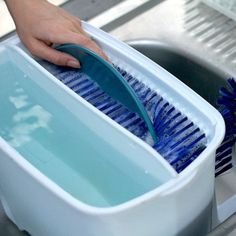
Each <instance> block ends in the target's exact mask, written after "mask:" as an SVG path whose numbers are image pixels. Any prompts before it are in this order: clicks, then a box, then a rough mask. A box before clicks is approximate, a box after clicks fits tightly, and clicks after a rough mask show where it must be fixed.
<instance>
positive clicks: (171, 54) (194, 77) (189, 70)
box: [127, 40, 227, 107]
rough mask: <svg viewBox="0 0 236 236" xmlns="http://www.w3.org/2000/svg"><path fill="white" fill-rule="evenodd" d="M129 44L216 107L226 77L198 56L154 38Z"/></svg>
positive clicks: (129, 42)
mask: <svg viewBox="0 0 236 236" xmlns="http://www.w3.org/2000/svg"><path fill="white" fill-rule="evenodd" d="M127 43H128V44H129V45H131V46H132V47H133V48H135V49H137V50H138V51H139V52H141V53H142V54H144V55H145V56H147V57H149V58H150V59H151V60H153V61H154V62H156V63H157V64H159V65H160V66H162V67H163V68H165V69H166V70H167V71H169V72H170V73H172V74H173V75H175V76H176V77H177V78H178V79H180V80H181V81H182V82H184V83H185V84H186V85H188V86H189V87H190V88H192V89H193V90H194V91H195V92H197V93H198V94H199V95H201V96H202V97H203V98H204V99H206V100H207V101H208V102H209V103H211V104H212V105H213V106H215V107H216V104H217V98H218V96H219V89H220V88H221V87H222V86H226V84H227V82H226V77H225V75H224V74H223V73H222V72H219V71H215V70H214V68H212V67H211V66H210V65H206V64H204V65H203V64H202V63H201V62H200V61H199V60H198V59H197V58H194V57H193V56H191V55H187V54H186V53H184V52H183V51H180V50H178V49H174V48H172V47H171V46H169V45H166V44H164V43H161V42H158V41H154V40H134V41H128V42H127Z"/></svg>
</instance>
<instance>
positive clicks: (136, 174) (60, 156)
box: [0, 63, 161, 207]
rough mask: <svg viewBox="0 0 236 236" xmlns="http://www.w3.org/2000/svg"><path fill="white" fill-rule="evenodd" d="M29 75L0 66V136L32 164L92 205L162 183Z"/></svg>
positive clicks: (125, 197)
mask: <svg viewBox="0 0 236 236" xmlns="http://www.w3.org/2000/svg"><path fill="white" fill-rule="evenodd" d="M33 76H34V75H30V76H29V75H25V74H24V73H23V72H22V71H21V70H20V69H19V68H17V67H16V66H15V65H14V64H11V63H6V64H1V79H0V84H1V88H4V89H2V90H1V93H0V113H1V116H0V135H1V136H2V137H3V138H4V139H5V140H6V141H7V142H8V143H9V144H10V145H11V146H12V147H14V148H15V149H16V150H17V151H18V152H19V153H20V154H21V155H22V156H23V157H24V158H25V159H26V160H28V161H29V162H30V163H31V164H32V165H33V166H35V167H36V168H37V169H38V170H39V171H41V172H42V173H43V174H45V175H46V176H48V177H49V178H50V179H51V180H52V181H54V182H55V183H56V184H58V185H59V186H60V187H62V188H63V189H64V190H66V191H67V192H68V193H70V194H71V195H72V196H74V197H75V198H77V199H79V200H80V201H82V202H84V203H87V204H90V205H93V206H97V207H108V206H113V205H117V204H121V203H123V202H126V201H128V200H130V199H133V198H135V197H138V196H140V195H142V194H144V193H146V192H148V191H150V190H152V189H154V188H156V187H158V186H159V185H160V184H161V182H160V180H158V179H157V178H156V177H154V176H152V175H150V173H149V172H148V170H145V169H142V168H141V167H140V166H137V164H135V163H133V162H132V161H131V160H129V158H126V157H125V154H124V153H121V152H120V151H119V150H117V148H116V147H113V146H111V145H109V144H107V143H106V142H105V141H104V140H103V139H101V138H100V137H98V136H97V135H96V134H95V133H94V132H93V131H92V130H90V129H89V128H88V127H86V126H85V125H84V124H83V123H81V122H80V121H79V120H78V118H77V117H76V116H75V115H73V114H72V113H71V112H70V111H69V110H66V108H65V107H64V106H63V105H61V104H60V103H59V102H58V101H56V100H55V99H54V98H53V97H52V96H50V95H49V94H48V93H47V92H46V91H45V90H43V89H42V88H41V87H40V86H38V85H37V84H36V83H35V82H34V81H33V79H32V77H33ZM34 79H40V78H34ZM22 184H23V183H22Z"/></svg>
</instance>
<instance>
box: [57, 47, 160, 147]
mask: <svg viewBox="0 0 236 236" xmlns="http://www.w3.org/2000/svg"><path fill="white" fill-rule="evenodd" d="M56 49H57V50H59V51H62V52H65V53H68V54H70V55H72V56H73V57H75V58H76V59H77V60H79V61H80V64H81V69H80V71H81V72H83V73H84V74H86V75H87V76H89V78H90V80H93V81H95V82H96V83H97V84H98V85H99V86H100V88H101V89H102V90H103V91H104V92H105V93H106V94H108V95H110V96H111V97H112V98H114V99H115V100H117V101H119V102H120V103H121V104H122V105H124V106H125V107H127V108H128V109H129V110H130V111H133V112H135V113H137V114H139V116H140V117H141V118H142V119H143V120H144V121H145V123H146V125H147V127H148V130H149V132H150V134H151V136H152V139H153V141H154V143H156V142H157V136H156V132H155V130H154V128H153V124H152V122H151V120H150V118H149V116H148V114H147V111H146V109H145V108H144V107H143V105H142V103H141V102H140V100H139V99H138V98H137V96H136V94H135V92H134V91H133V89H132V88H131V87H130V86H129V84H128V83H127V82H126V80H124V78H123V77H122V76H121V75H120V74H119V73H118V72H117V71H116V70H115V68H114V67H113V66H112V65H111V64H109V63H108V62H107V61H105V60H104V59H103V58H101V57H99V56H98V55H97V54H96V53H94V52H92V51H91V50H89V49H87V48H84V47H82V46H79V45H75V44H64V45H60V46H57V48H56Z"/></svg>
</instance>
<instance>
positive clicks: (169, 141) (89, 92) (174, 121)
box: [43, 64, 207, 172]
mask: <svg viewBox="0 0 236 236" xmlns="http://www.w3.org/2000/svg"><path fill="white" fill-rule="evenodd" d="M43 66H44V67H46V68H48V69H49V70H50V72H51V73H53V74H54V75H55V76H56V77H57V78H58V79H59V80H60V81H61V82H62V83H64V84H65V85H67V86H68V87H70V88H71V89H72V90H73V91H74V92H76V93H77V94H79V95H80V96H81V97H83V98H84V99H85V100H87V101H88V102H89V103H91V104H92V105H93V106H95V107H96V108H98V109H99V110H100V111H102V112H103V113H104V114H106V115H107V116H109V117H110V118H111V119H113V120H114V121H116V122H117V123H119V124H120V125H121V126H123V127H124V128H126V129H127V130H129V131H130V132H132V133H133V134H134V135H136V136H138V137H139V138H141V139H142V140H144V141H145V142H147V143H149V144H150V145H152V147H153V148H154V149H155V150H156V151H157V152H159V153H160V154H161V155H162V156H163V157H164V158H165V159H166V160H167V161H168V162H169V163H170V164H171V165H172V166H173V167H174V168H175V170H176V171H177V172H181V171H182V170H183V169H185V168H186V167H187V166H188V165H189V164H190V163H191V162H192V161H193V160H194V159H196V158H197V157H198V156H199V154H200V153H201V152H202V151H203V150H204V149H205V148H206V142H207V140H206V137H205V134H204V133H203V132H202V131H201V130H200V129H199V128H198V127H197V126H196V125H195V124H194V123H193V122H191V121H190V120H189V119H188V117H186V116H185V115H184V114H182V113H181V112H180V111H178V110H177V109H176V108H175V107H174V106H173V105H171V104H169V103H168V102H167V101H166V100H165V99H164V98H163V97H161V96H160V95H158V94H157V93H156V92H155V91H152V90H151V89H150V88H148V87H147V86H146V85H145V84H143V83H142V82H140V81H138V80H137V79H136V78H134V77H133V76H132V75H130V74H129V73H127V72H126V71H124V70H122V69H121V68H119V67H115V68H116V69H117V71H118V72H119V73H120V74H121V75H122V76H123V77H124V79H125V80H127V81H128V83H129V84H130V86H131V87H132V88H133V90H134V91H135V93H136V94H137V96H138V98H139V99H140V101H142V103H143V105H144V107H145V108H146V110H147V112H148V114H149V116H150V119H151V120H152V122H153V124H154V128H155V131H156V134H157V137H158V142H157V143H154V144H153V143H152V142H151V141H152V140H151V139H150V135H149V133H148V129H147V127H146V124H145V122H144V121H143V120H142V119H141V118H140V117H139V116H138V115H137V114H136V113H133V112H131V111H129V110H128V109H127V108H126V107H124V106H123V105H121V104H120V103H119V102H117V101H115V100H113V99H112V98H111V97H110V96H108V95H107V94H105V93H104V92H103V91H102V90H101V89H100V88H99V86H98V85H97V84H96V83H95V82H93V81H91V80H89V78H88V77H87V75H85V74H82V73H81V72H79V70H75V69H69V68H62V67H56V66H53V65H48V64H44V65H43Z"/></svg>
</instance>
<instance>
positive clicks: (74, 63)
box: [66, 60, 80, 68]
mask: <svg viewBox="0 0 236 236" xmlns="http://www.w3.org/2000/svg"><path fill="white" fill-rule="evenodd" d="M66 65H67V66H70V67H73V68H80V63H79V61H76V60H70V61H68V62H67V64H66Z"/></svg>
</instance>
